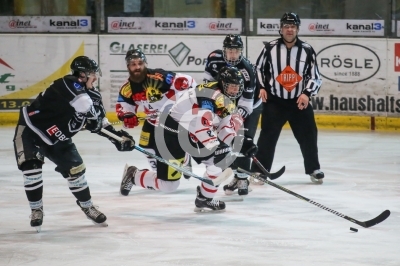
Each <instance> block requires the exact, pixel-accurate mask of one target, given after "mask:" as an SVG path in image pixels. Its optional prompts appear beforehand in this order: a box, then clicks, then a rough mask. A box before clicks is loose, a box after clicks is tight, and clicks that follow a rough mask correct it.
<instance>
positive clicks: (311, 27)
mask: <svg viewBox="0 0 400 266" xmlns="http://www.w3.org/2000/svg"><path fill="white" fill-rule="evenodd" d="M315 28H316V27H315V24H314V23H311V24H310V25H308V30H309V31H315Z"/></svg>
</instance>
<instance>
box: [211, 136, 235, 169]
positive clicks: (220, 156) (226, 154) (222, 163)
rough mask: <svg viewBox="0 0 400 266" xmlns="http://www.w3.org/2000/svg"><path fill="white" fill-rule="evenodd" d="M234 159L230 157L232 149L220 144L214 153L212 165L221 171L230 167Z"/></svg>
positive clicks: (222, 143)
mask: <svg viewBox="0 0 400 266" xmlns="http://www.w3.org/2000/svg"><path fill="white" fill-rule="evenodd" d="M235 159H236V157H234V156H233V155H232V148H231V147H230V146H229V145H227V144H225V143H224V142H221V143H220V144H219V146H218V148H217V149H216V150H215V152H214V165H216V166H218V167H220V168H221V169H222V170H225V169H226V168H228V167H232V164H233V162H234V161H235Z"/></svg>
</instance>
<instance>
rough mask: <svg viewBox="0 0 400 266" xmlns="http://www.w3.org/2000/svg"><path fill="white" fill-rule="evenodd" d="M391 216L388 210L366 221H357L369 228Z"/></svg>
mask: <svg viewBox="0 0 400 266" xmlns="http://www.w3.org/2000/svg"><path fill="white" fill-rule="evenodd" d="M389 216H390V211H389V210H386V211H384V212H382V213H381V214H379V215H378V216H376V217H375V218H373V219H371V220H369V221H365V222H359V221H356V222H355V223H356V224H358V225H361V226H362V227H365V228H368V227H371V226H374V225H376V224H379V223H381V222H383V221H385V220H386V219H387V218H388V217H389Z"/></svg>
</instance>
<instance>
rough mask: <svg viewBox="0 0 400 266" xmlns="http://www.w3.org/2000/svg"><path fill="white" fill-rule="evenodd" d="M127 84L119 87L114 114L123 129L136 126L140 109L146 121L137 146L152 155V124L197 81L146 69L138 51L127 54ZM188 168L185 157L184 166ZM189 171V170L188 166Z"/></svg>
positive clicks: (152, 162) (153, 166) (154, 164)
mask: <svg viewBox="0 0 400 266" xmlns="http://www.w3.org/2000/svg"><path fill="white" fill-rule="evenodd" d="M125 62H126V66H127V69H128V72H129V78H128V80H127V81H126V82H125V83H124V84H123V85H122V86H121V88H120V91H119V96H118V100H117V103H116V113H117V116H118V118H119V119H120V120H121V121H123V123H124V124H123V125H124V127H125V128H130V129H132V128H134V127H137V126H138V125H139V120H138V117H137V111H138V109H139V107H140V108H143V110H144V113H145V114H146V120H145V122H144V124H143V127H142V132H141V134H140V141H139V146H140V147H142V148H144V149H146V150H147V151H148V152H151V153H153V154H154V153H155V150H156V149H157V148H156V147H155V140H154V124H155V122H156V120H157V117H158V116H159V114H160V113H161V112H168V110H169V108H171V106H172V104H174V103H175V101H176V99H177V98H179V97H180V95H181V94H182V93H183V91H185V90H187V89H189V88H191V87H195V86H196V85H197V84H196V81H195V80H194V79H193V78H192V77H191V76H189V75H185V74H181V73H174V72H171V71H166V70H163V69H159V68H156V69H152V68H148V67H147V59H146V55H145V54H144V53H143V52H142V51H141V50H140V49H132V50H129V51H128V52H127V53H126V56H125ZM147 159H148V161H149V164H150V167H151V169H152V170H154V171H156V170H157V161H156V160H155V159H154V158H151V157H147ZM187 164H189V157H188V156H186V161H185V163H184V165H187ZM187 168H188V170H191V169H190V166H187Z"/></svg>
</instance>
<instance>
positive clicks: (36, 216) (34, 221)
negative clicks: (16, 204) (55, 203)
mask: <svg viewBox="0 0 400 266" xmlns="http://www.w3.org/2000/svg"><path fill="white" fill-rule="evenodd" d="M43 216H44V213H43V208H39V209H34V210H32V213H31V215H30V216H29V218H31V226H32V227H35V229H36V231H37V232H38V233H40V231H41V230H42V228H41V227H42V223H43Z"/></svg>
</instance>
